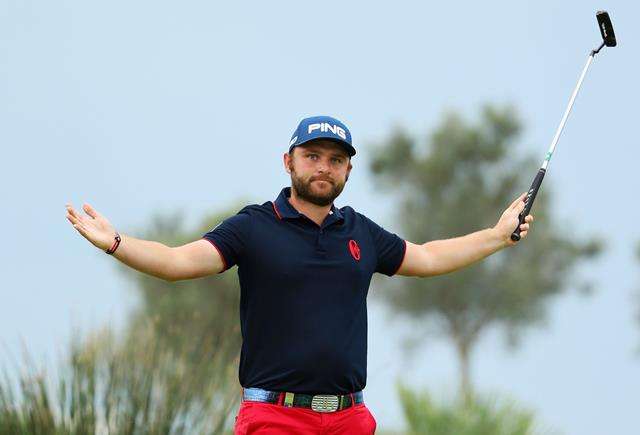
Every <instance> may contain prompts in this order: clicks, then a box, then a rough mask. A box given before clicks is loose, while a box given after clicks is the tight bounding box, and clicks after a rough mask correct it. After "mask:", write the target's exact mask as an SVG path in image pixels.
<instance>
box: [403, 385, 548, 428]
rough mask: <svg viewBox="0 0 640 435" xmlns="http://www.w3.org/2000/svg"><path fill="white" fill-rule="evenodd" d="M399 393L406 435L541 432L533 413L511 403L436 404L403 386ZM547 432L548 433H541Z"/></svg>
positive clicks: (474, 399) (488, 399) (492, 399)
mask: <svg viewBox="0 0 640 435" xmlns="http://www.w3.org/2000/svg"><path fill="white" fill-rule="evenodd" d="M398 394H399V396H400V401H401V404H402V409H403V412H404V415H405V420H406V422H407V427H408V430H407V433H408V434H411V435H413V434H416V435H417V434H420V435H451V434H455V435H533V434H540V433H543V432H542V430H541V429H540V428H538V426H539V424H538V423H537V422H536V419H535V416H534V413H533V412H531V411H529V410H526V409H523V408H521V407H519V406H518V405H517V404H516V403H515V402H514V401H512V400H509V399H506V398H499V397H481V396H473V397H471V398H469V399H467V400H464V399H462V398H459V399H454V400H453V401H451V402H449V403H444V402H442V403H436V401H434V400H433V399H432V397H431V396H430V395H429V393H428V392H426V391H423V392H417V391H413V390H411V389H409V388H408V387H407V386H405V385H403V384H402V383H400V384H398ZM544 433H549V432H546V431H545V432H544Z"/></svg>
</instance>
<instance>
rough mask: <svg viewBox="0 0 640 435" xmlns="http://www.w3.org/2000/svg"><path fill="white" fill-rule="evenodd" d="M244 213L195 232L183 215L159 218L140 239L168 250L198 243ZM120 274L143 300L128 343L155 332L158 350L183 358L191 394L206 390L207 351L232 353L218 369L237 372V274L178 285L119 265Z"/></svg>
mask: <svg viewBox="0 0 640 435" xmlns="http://www.w3.org/2000/svg"><path fill="white" fill-rule="evenodd" d="M240 208H241V207H240V206H235V207H230V208H229V209H227V210H223V211H220V212H218V213H213V214H211V215H210V216H207V217H206V218H205V219H203V221H202V223H201V224H200V225H198V226H197V227H196V228H195V229H186V228H185V225H184V219H183V216H182V215H181V214H180V213H176V214H173V215H167V216H160V215H157V216H155V217H154V218H153V219H152V222H151V225H150V226H149V229H148V230H147V231H145V232H144V234H142V236H141V237H142V238H144V239H146V240H155V241H158V242H161V243H164V244H165V245H167V246H180V245H183V244H186V243H190V242H193V241H195V240H199V239H200V238H201V237H202V235H203V234H204V233H205V232H207V231H210V230H211V229H212V228H214V227H215V226H216V225H217V224H218V223H219V222H221V221H222V220H223V219H225V218H226V217H229V216H231V215H233V214H235V213H236V212H237V211H238V210H239V209H240ZM211 249H214V248H213V247H211ZM119 269H120V270H121V272H122V273H123V274H125V276H126V277H128V278H129V279H130V280H131V281H132V282H133V283H134V285H135V288H136V291H137V292H138V294H139V295H140V304H139V306H138V308H137V309H136V310H135V311H134V312H133V313H132V315H131V316H130V319H129V327H128V330H127V334H128V335H129V340H131V341H135V340H137V336H138V334H139V331H140V330H142V331H145V330H146V329H147V328H151V329H152V330H153V332H154V334H155V336H156V337H157V339H158V340H159V342H158V345H159V346H161V347H165V348H167V349H170V350H171V351H173V352H177V353H179V354H183V355H185V356H186V357H187V360H186V362H185V363H186V364H188V366H189V370H190V372H191V376H192V377H193V383H194V386H193V391H192V392H193V394H197V393H198V391H199V390H201V389H202V387H204V386H205V385H206V379H204V377H206V376H208V372H209V370H208V368H207V367H202V366H201V363H202V362H206V358H205V357H206V355H203V351H204V350H205V349H217V348H219V347H221V346H224V347H225V349H229V350H230V351H229V352H228V353H226V354H225V358H226V359H225V360H223V361H220V364H221V365H222V366H226V365H235V367H237V364H238V357H239V350H240V345H241V334H240V319H239V306H240V286H239V283H238V277H237V273H235V269H232V270H229V271H226V272H225V273H222V274H218V275H215V276H208V277H204V278H200V279H193V280H185V281H179V282H168V281H163V280H161V279H158V278H155V277H153V276H150V275H146V274H143V273H140V272H138V271H136V270H133V269H130V268H128V267H126V266H124V265H122V264H119ZM150 320H151V321H150ZM236 383H237V382H236ZM203 393H204V394H206V391H203Z"/></svg>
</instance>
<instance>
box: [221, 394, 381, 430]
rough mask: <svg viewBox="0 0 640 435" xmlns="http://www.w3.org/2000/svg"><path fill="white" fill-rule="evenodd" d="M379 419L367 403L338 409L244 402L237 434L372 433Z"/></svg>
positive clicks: (235, 428) (236, 426)
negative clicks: (315, 409) (374, 415)
mask: <svg viewBox="0 0 640 435" xmlns="http://www.w3.org/2000/svg"><path fill="white" fill-rule="evenodd" d="M375 431H376V420H375V418H374V417H373V415H372V414H371V412H369V408H367V407H366V406H365V404H364V403H358V404H357V405H355V406H350V407H348V408H346V409H342V410H340V411H335V412H317V411H314V410H312V409H311V408H299V407H285V406H282V405H276V404H274V403H265V402H252V401H249V400H246V401H243V402H242V403H241V404H240V409H239V410H238V415H237V416H236V423H235V427H234V430H233V433H234V435H248V434H251V435H253V434H256V435H272V434H273V435H280V434H287V435H294V434H295V435H334V434H335V435H340V434H349V435H371V434H374V433H375Z"/></svg>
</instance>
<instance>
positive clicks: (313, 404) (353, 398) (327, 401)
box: [242, 388, 364, 412]
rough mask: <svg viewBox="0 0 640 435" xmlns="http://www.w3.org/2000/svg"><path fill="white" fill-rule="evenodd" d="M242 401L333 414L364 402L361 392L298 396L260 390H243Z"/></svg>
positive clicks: (297, 394)
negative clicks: (309, 409)
mask: <svg viewBox="0 0 640 435" xmlns="http://www.w3.org/2000/svg"><path fill="white" fill-rule="evenodd" d="M242 400H243V401H251V402H266V403H273V404H276V405H282V406H285V407H288V408H290V407H299V408H311V409H313V410H314V411H317V412H335V411H340V410H342V409H345V408H348V407H350V406H351V405H357V404H358V403H363V402H364V396H363V394H362V391H357V392H355V393H350V394H343V395H334V394H300V393H288V392H280V391H268V390H263V389H262V388H243V389H242Z"/></svg>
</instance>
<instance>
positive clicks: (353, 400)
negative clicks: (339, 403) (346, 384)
mask: <svg viewBox="0 0 640 435" xmlns="http://www.w3.org/2000/svg"><path fill="white" fill-rule="evenodd" d="M349 396H351V407H352V408H353V407H354V406H356V399H354V398H353V393H349Z"/></svg>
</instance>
